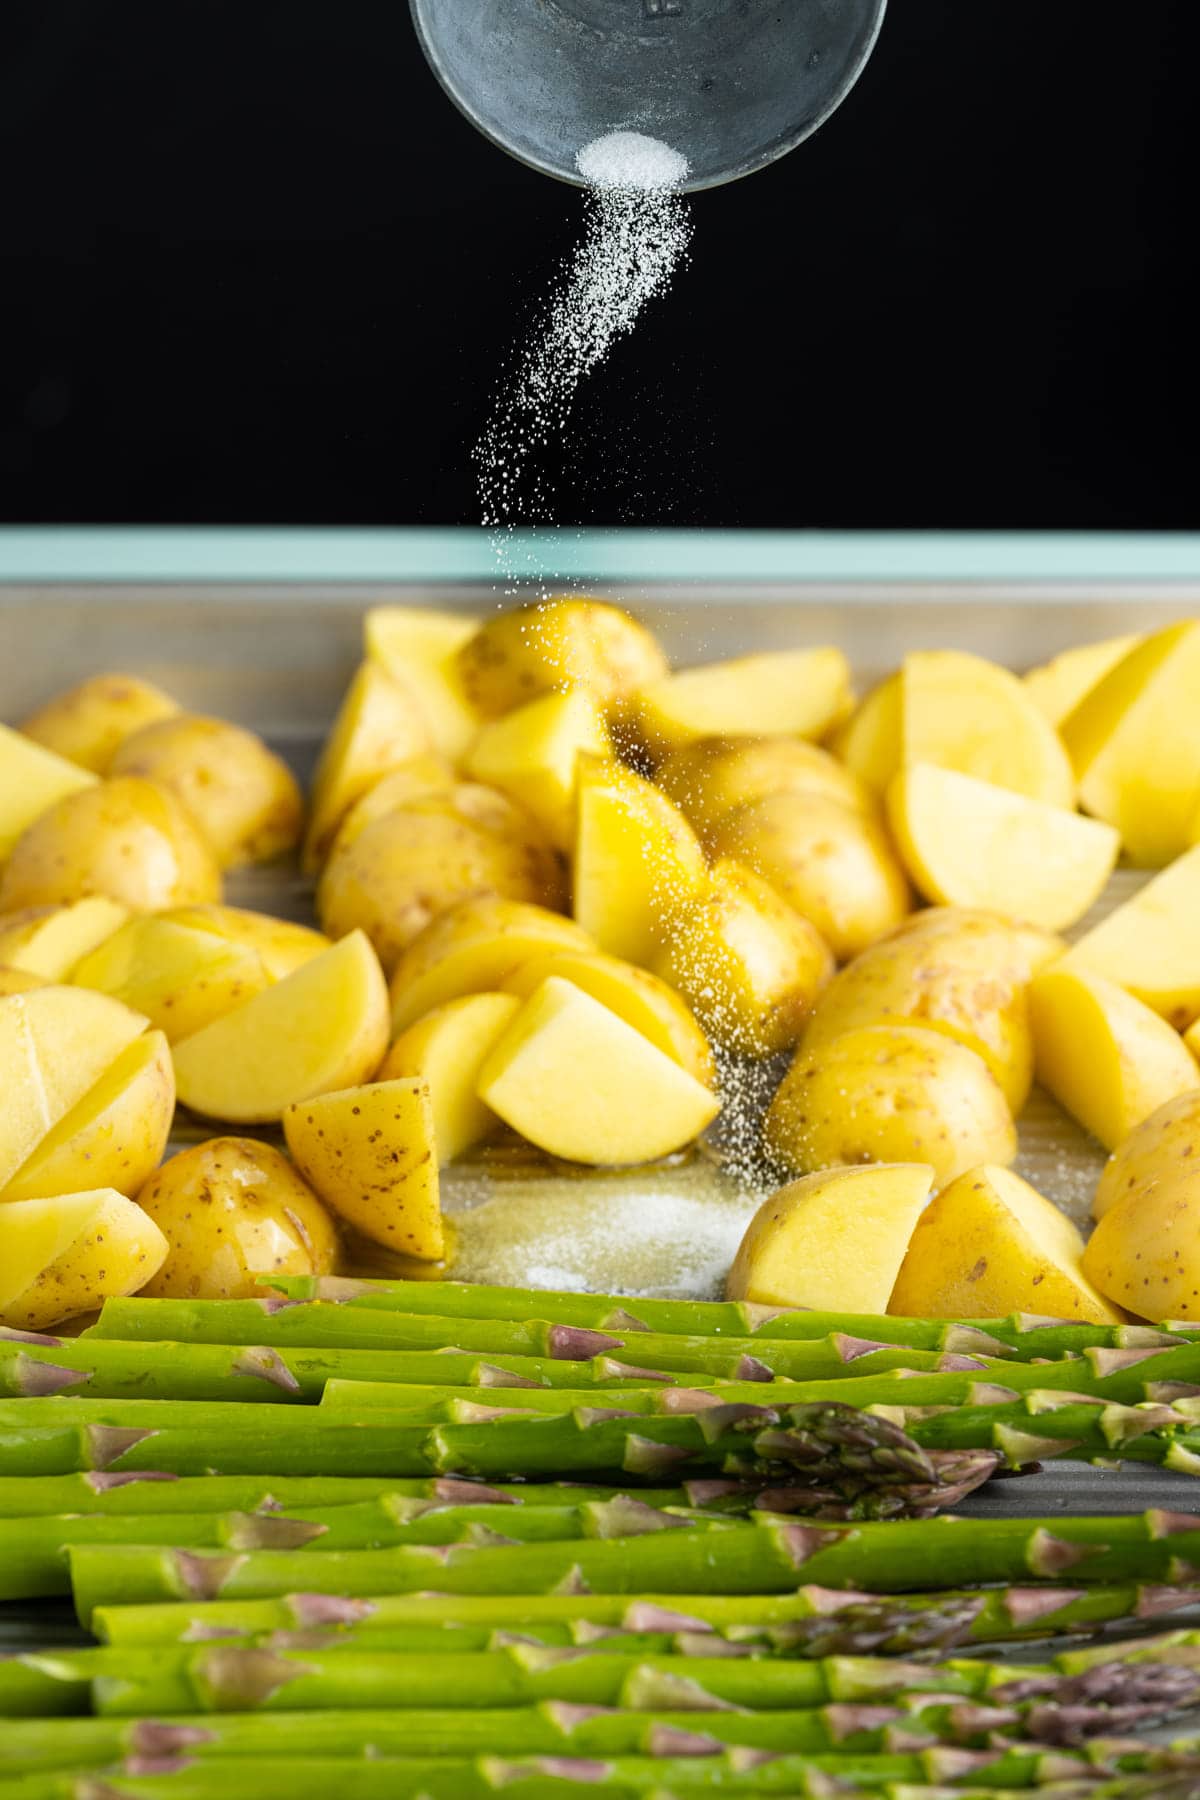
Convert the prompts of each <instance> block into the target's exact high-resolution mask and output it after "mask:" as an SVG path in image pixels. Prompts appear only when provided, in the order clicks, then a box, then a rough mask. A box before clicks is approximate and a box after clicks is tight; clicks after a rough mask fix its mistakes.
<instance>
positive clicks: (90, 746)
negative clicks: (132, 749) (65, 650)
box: [21, 675, 179, 775]
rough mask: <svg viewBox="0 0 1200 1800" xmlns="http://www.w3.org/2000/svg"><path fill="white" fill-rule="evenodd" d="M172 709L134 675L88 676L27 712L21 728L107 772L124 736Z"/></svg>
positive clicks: (94, 769)
mask: <svg viewBox="0 0 1200 1800" xmlns="http://www.w3.org/2000/svg"><path fill="white" fill-rule="evenodd" d="M178 711H179V708H178V707H177V706H176V704H175V702H174V700H172V698H171V696H170V695H169V694H164V693H163V691H162V689H161V688H157V687H155V686H154V683H153V682H151V681H143V680H141V678H140V677H139V676H137V675H89V676H88V678H87V680H86V681H81V682H80V683H79V685H78V686H77V687H73V688H68V689H67V691H66V693H63V694H55V696H54V698H53V699H52V700H47V702H46V704H45V705H44V706H39V707H38V709H37V711H36V712H33V713H30V715H29V717H28V718H27V719H23V720H22V721H21V730H22V731H23V732H24V733H25V736H26V737H31V738H32V739H33V740H34V742H35V743H37V744H42V745H44V746H45V748H46V749H47V750H53V751H54V752H55V753H56V754H57V755H59V756H65V757H66V758H67V760H68V762H73V763H79V764H80V766H81V767H82V768H85V769H90V770H91V771H92V773H93V774H94V775H107V774H108V773H109V771H110V769H111V768H112V760H113V757H114V756H115V755H116V754H117V751H118V750H119V749H120V748H121V745H122V744H123V743H124V742H125V739H126V738H128V737H132V736H133V734H134V732H135V731H140V730H141V729H142V727H143V726H144V725H152V724H153V723H154V721H155V720H156V719H167V718H170V716H171V714H172V713H175V712H178Z"/></svg>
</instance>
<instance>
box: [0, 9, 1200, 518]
mask: <svg viewBox="0 0 1200 1800" xmlns="http://www.w3.org/2000/svg"><path fill="white" fill-rule="evenodd" d="M1198 13H1200V5H1198V4H1197V0H1132V3H1131V0H1124V3H1122V4H1117V3H1115V0H892V4H891V7H890V11H889V17H888V19H887V22H886V24H885V27H884V32H883V36H882V39H881V41H880V45H879V48H878V49H877V51H876V53H875V56H874V59H873V60H872V62H871V64H870V65H869V67H868V69H867V71H866V73H865V75H864V76H863V78H862V80H861V82H860V83H859V85H858V87H857V88H856V89H855V91H854V92H853V93H852V94H851V96H850V98H849V100H848V101H847V102H846V104H845V105H844V106H843V108H842V109H841V111H840V112H839V113H837V114H836V115H835V117H834V118H833V119H832V121H830V123H828V124H827V125H826V126H825V127H824V128H823V129H822V130H821V131H820V132H819V133H818V134H817V136H816V137H815V138H813V139H812V140H810V141H809V142H808V143H807V144H805V145H803V146H801V148H800V149H799V150H797V151H796V152H795V153H793V154H792V155H791V156H789V157H786V158H784V159H783V160H782V161H781V162H780V163H778V164H776V165H775V166H774V167H772V168H770V169H768V170H766V171H764V172H763V173H760V174H758V175H755V176H753V177H751V178H750V179H748V180H745V181H742V182H739V183H735V184H734V185H732V186H730V187H726V188H721V189H717V190H714V191H711V192H709V193H706V194H702V195H700V196H698V197H697V198H696V200H695V202H694V206H695V218H696V232H695V240H694V247H693V254H692V261H691V266H690V268H689V269H688V270H687V271H686V272H685V273H684V274H683V275H682V276H681V277H680V278H679V279H678V281H677V283H676V286H675V288H674V290H673V291H672V293H671V294H670V295H669V296H668V297H667V298H666V299H664V300H663V301H661V302H659V303H658V304H657V305H656V307H655V308H654V310H653V312H652V313H651V314H648V315H647V316H646V318H645V319H644V321H643V323H642V325H641V326H640V327H639V329H638V331H637V333H636V334H635V336H634V337H633V338H632V339H630V340H628V341H627V342H626V343H624V344H623V345H621V346H620V347H619V348H618V349H617V351H616V352H615V353H614V355H613V357H612V358H611V360H610V362H609V364H608V365H607V366H606V368H605V369H604V370H602V371H601V372H600V373H599V374H598V375H596V376H595V377H594V378H593V380H592V381H591V383H590V384H589V386H588V389H587V391H586V392H585V394H584V395H583V396H582V398H581V400H580V403H579V406H578V408H577V412H576V425H575V430H574V432H573V433H572V437H571V441H570V443H569V445H568V446H567V447H566V452H565V461H564V471H563V481H562V486H561V517H562V518H563V520H564V521H573V522H579V523H592V522H595V523H616V522H631V523H663V524H677V525H682V524H705V525H782V526H811V525H818V526H828V527H836V526H841V527H858V526H874V527H905V526H923V527H953V526H959V527H985V526H989V527H1010V526H1011V527H1050V526H1055V527H1118V526H1120V527H1159V528H1191V527H1195V526H1197V525H1198V524H1200V480H1198V476H1200V468H1198V461H1200V459H1198V456H1197V451H1196V417H1195V414H1196V399H1197V393H1196V354H1197V352H1196V342H1197V318H1196V313H1197V294H1196V286H1195V266H1196V255H1195V240H1196V234H1197V226H1196V213H1197V199H1196V192H1195V188H1196V173H1197V158H1196V151H1195V137H1196V128H1197V93H1198V88H1200V80H1198V76H1200V61H1198V56H1200V20H1198V19H1197V14H1198ZM0 168H2V171H3V173H2V177H0V220H2V231H0V515H2V516H3V517H4V518H5V519H6V520H8V521H22V520H23V521H77V522H109V521H111V522H181V523H186V522H214V523H220V522H230V523H304V524H318V523H364V524H384V525H389V524H450V523H465V524H467V523H474V522H476V521H477V518H478V513H477V507H476V498H475V494H474V488H473V483H472V477H471V466H470V460H469V454H468V452H469V446H470V444H471V442H472V440H473V437H474V435H475V433H476V432H477V430H478V428H479V426H480V424H481V422H482V419H483V416H484V413H485V410H486V403H487V398H488V395H489V393H490V391H491V389H492V387H493V385H494V383H495V380H496V375H497V371H498V369H499V367H500V364H501V360H502V357H503V355H504V353H505V352H506V350H507V349H508V348H509V346H510V345H511V344H512V343H513V341H514V340H515V338H516V337H517V336H518V334H519V333H520V331H521V329H522V325H523V322H524V321H525V319H526V318H527V317H528V314H529V310H530V308H531V307H532V306H534V305H535V304H536V302H537V300H538V297H539V295H541V294H543V293H544V292H545V289H546V285H547V283H548V281H549V280H550V278H551V275H552V272H553V270H554V268H555V266H556V265H557V263H558V262H559V261H560V260H561V258H562V257H563V256H564V255H565V254H567V252H568V251H569V249H570V246H571V244H572V242H573V240H574V236H575V233H576V230H577V227H578V223H579V216H580V200H579V197H578V195H577V194H575V193H574V192H573V190H571V189H569V188H567V187H563V186H561V185H559V184H557V183H555V182H552V181H549V180H547V179H545V178H544V177H542V176H539V175H536V174H533V173H532V172H530V171H528V170H526V169H524V168H522V167H521V166H519V165H518V164H516V163H515V162H512V161H510V159H508V158H507V157H505V156H504V155H503V154H502V153H501V152H499V151H497V150H495V149H493V148H492V147H491V146H490V145H489V144H487V143H486V142H485V141H484V140H483V139H482V138H480V137H479V136H478V135H477V134H476V133H475V132H474V131H473V130H472V128H471V127H470V126H469V125H468V124H467V123H466V122H465V121H464V120H463V119H462V118H461V117H460V116H459V115H458V114H457V112H455V111H454V109H453V108H452V107H451V105H450V103H449V102H448V101H447V100H446V99H445V98H444V96H443V95H442V93H441V91H440V89H439V88H438V87H437V86H436V84H435V82H434V80H433V78H432V76H431V75H430V74H429V72H428V70H427V69H426V67H425V64H424V62H423V60H422V58H421V55H420V52H419V50H418V48H417V45H416V42H415V39H414V37H413V35H412V31H411V27H410V24H409V18H408V11H407V6H406V4H405V3H404V0H387V3H386V4H385V3H384V0H322V3H321V4H317V3H316V0H5V3H4V5H3V7H2V8H0Z"/></svg>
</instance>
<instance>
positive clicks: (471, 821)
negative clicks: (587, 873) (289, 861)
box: [317, 782, 565, 974]
mask: <svg viewBox="0 0 1200 1800" xmlns="http://www.w3.org/2000/svg"><path fill="white" fill-rule="evenodd" d="M563 888H564V882H563V871H562V864H561V861H560V859H559V857H558V855H557V853H556V852H555V850H554V849H553V848H552V847H551V845H550V844H549V843H548V842H547V841H546V838H545V837H544V836H543V834H542V832H541V830H540V828H539V827H538V826H537V825H536V824H535V823H534V821H533V820H532V819H531V818H530V816H529V814H528V813H525V812H522V811H521V809H520V808H519V807H517V806H514V805H513V802H512V801H511V800H508V799H506V798H505V796H504V795H503V794H500V793H497V792H496V790H495V789H494V788H487V787H483V786H482V785H480V784H478V783H475V782H459V783H458V784H457V786H456V787H455V788H454V789H453V790H452V792H451V794H450V795H449V796H448V797H447V798H445V799H435V798H430V799H427V800H414V801H412V802H411V803H410V804H409V805H407V806H405V807H401V808H398V809H397V810H395V811H393V812H389V813H386V814H385V815H384V816H383V817H382V818H380V819H376V820H375V822H374V824H372V825H368V826H367V827H366V829H365V830H363V831H361V832H360V833H359V834H358V836H357V837H355V838H353V839H352V840H351V842H350V843H349V844H346V845H343V844H341V843H339V844H337V845H336V846H335V848H334V851H333V853H332V855H331V856H330V858H329V861H328V862H327V863H326V865H325V868H324V870H323V871H322V874H321V880H320V883H319V886H318V888H317V913H318V916H319V918H320V920H321V924H322V926H323V927H324V929H325V930H326V931H327V932H328V933H329V936H330V937H333V938H338V937H343V936H344V935H345V933H346V932H348V931H352V930H357V929H361V930H363V931H365V932H366V934H367V936H368V937H369V938H370V940H371V942H372V943H373V944H374V946H375V949H376V951H377V952H378V954H379V958H380V961H381V962H382V963H383V966H384V969H385V970H386V971H387V972H388V973H389V974H390V973H391V971H392V970H393V969H394V968H395V967H396V964H397V962H398V961H399V959H400V957H401V955H402V953H403V952H404V950H405V949H406V948H407V947H408V945H409V944H411V943H412V941H413V939H414V938H415V937H417V936H418V935H419V934H420V933H421V932H422V931H423V930H424V929H425V927H426V926H427V925H428V924H429V922H430V920H431V919H434V918H436V917H437V915H438V913H440V912H444V911H445V910H446V908H447V907H450V906H453V905H454V904H455V902H456V901H459V900H465V899H469V898H470V897H471V896H473V895H479V894H499V895H503V896H505V897H506V898H508V899H511V900H527V901H533V902H537V903H539V904H544V905H546V906H555V905H557V904H558V903H560V902H561V901H563V900H564V899H565V894H564V891H563Z"/></svg>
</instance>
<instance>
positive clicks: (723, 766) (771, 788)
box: [655, 737, 874, 844]
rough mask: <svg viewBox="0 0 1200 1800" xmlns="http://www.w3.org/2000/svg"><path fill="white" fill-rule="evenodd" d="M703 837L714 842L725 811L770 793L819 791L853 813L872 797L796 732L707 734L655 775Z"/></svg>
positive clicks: (868, 804)
mask: <svg viewBox="0 0 1200 1800" xmlns="http://www.w3.org/2000/svg"><path fill="white" fill-rule="evenodd" d="M655 783H656V785H657V786H658V787H660V788H661V789H662V791H663V793H664V794H666V795H667V797H668V799H670V800H673V801H674V802H675V804H676V806H677V807H678V808H679V810H680V812H681V813H683V815H684V817H685V818H686V819H687V820H688V821H689V822H690V824H691V825H692V827H693V829H694V830H695V831H697V832H698V833H699V835H700V838H701V839H702V841H703V842H704V843H706V844H711V843H712V840H713V836H714V833H715V831H716V829H717V827H718V826H719V824H720V822H721V820H722V819H723V818H724V817H725V815H726V814H727V813H731V812H735V811H736V810H737V808H738V807H739V806H750V805H752V804H753V802H754V801H756V800H765V799H766V797H767V795H768V794H780V793H800V794H821V795H824V797H825V798H826V799H828V800H840V801H841V803H842V805H843V806H848V807H850V808H851V809H852V810H853V811H854V812H864V813H869V812H871V811H872V810H873V806H874V802H873V800H872V797H871V795H870V793H869V792H868V790H867V788H866V787H865V785H864V784H863V783H862V782H861V781H859V779H858V777H857V776H856V775H853V774H851V772H850V770H849V769H846V768H843V767H842V764H841V763H840V762H838V760H837V758H836V757H834V756H831V755H830V753H829V751H828V750H822V749H820V747H819V746H818V745H816V744H809V743H806V742H805V740H804V739H803V738H794V737H744V738H736V737H704V738H697V740H696V741H695V743H693V744H687V745H685V747H684V748H683V749H682V750H676V751H675V752H674V754H673V755H671V756H669V757H668V758H667V760H666V762H664V763H663V765H662V767H661V768H660V769H659V770H658V772H657V774H656V775H655Z"/></svg>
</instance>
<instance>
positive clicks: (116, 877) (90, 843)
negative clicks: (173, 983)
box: [0, 775, 221, 912]
mask: <svg viewBox="0 0 1200 1800" xmlns="http://www.w3.org/2000/svg"><path fill="white" fill-rule="evenodd" d="M89 779H90V778H89ZM90 894H106V895H107V896H108V898H109V899H110V900H115V901H116V902H117V903H118V904H119V905H121V906H125V907H127V908H128V909H129V911H130V912H161V911H163V910H164V909H165V908H166V907H169V906H184V905H188V904H191V903H194V902H205V901H210V900H219V899H220V898H221V871H220V869H219V868H218V867H217V863H216V859H215V857H214V856H213V853H212V851H211V849H210V848H209V846H208V844H207V843H206V842H205V840H204V838H203V836H202V835H201V832H200V828H199V826H197V825H196V824H194V823H193V820H192V817H191V814H190V813H189V812H187V811H186V809H185V808H184V807H183V806H182V805H181V804H180V802H179V801H178V800H177V799H176V798H175V796H174V794H172V793H169V792H168V791H167V789H165V788H160V787H157V786H156V785H155V784H154V782H152V781H142V780H141V779H140V778H139V777H137V776H133V775H122V776H119V777H118V776H114V777H113V778H112V779H111V780H109V781H101V782H94V783H93V784H92V785H91V786H90V787H86V788H82V789H80V791H79V792H78V793H73V794H68V795H67V797H66V798H65V799H64V800H60V801H59V802H58V803H57V805H55V806H52V807H50V809H49V811H48V812H43V813H42V814H41V815H40V817H39V818H37V819H36V820H35V821H34V823H33V824H32V825H31V826H30V827H29V829H28V830H27V831H26V832H25V833H24V834H23V836H22V837H21V838H19V839H18V841H17V843H16V844H15V845H14V847H13V851H12V854H11V856H10V857H9V859H8V861H7V863H6V864H5V865H4V869H3V872H2V873H0V912H13V911H16V910H17V909H18V908H20V907H25V906H68V905H70V904H71V903H72V902H73V901H75V900H82V899H85V898H86V897H87V896H88V895H90Z"/></svg>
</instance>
